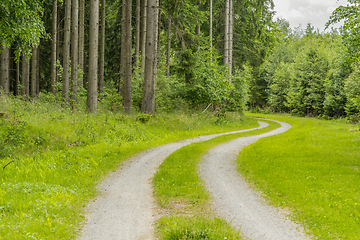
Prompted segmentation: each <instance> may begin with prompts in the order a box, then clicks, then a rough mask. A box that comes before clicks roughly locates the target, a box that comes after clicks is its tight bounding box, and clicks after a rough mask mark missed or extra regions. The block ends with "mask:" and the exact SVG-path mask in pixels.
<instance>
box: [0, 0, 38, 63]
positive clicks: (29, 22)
mask: <svg viewBox="0 0 360 240" xmlns="http://www.w3.org/2000/svg"><path fill="white" fill-rule="evenodd" d="M42 3H43V1H42V0H23V1H13V0H2V1H0V9H1V11H0V19H1V21H0V39H1V41H0V46H2V47H5V48H6V47H7V46H10V45H11V44H13V43H16V45H17V48H16V50H15V55H16V59H19V57H20V55H21V53H22V52H25V54H27V55H28V54H29V53H30V52H31V49H32V47H33V46H34V45H38V44H39V41H40V37H41V36H43V35H44V34H45V28H44V25H43V22H42V20H41V17H42V14H43V5H42Z"/></svg>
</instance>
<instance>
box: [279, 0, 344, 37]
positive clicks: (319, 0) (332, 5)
mask: <svg viewBox="0 0 360 240" xmlns="http://www.w3.org/2000/svg"><path fill="white" fill-rule="evenodd" d="M274 3H275V11H276V12H277V13H276V17H282V18H285V19H286V20H287V21H289V22H290V26H291V27H292V28H295V27H298V26H299V25H300V24H301V27H302V28H305V27H306V25H307V23H309V22H310V23H311V24H312V25H313V26H315V28H319V29H320V31H322V30H324V25H325V23H326V22H327V21H328V20H329V17H330V15H331V13H332V12H333V11H334V10H335V9H336V8H337V7H338V6H340V5H346V4H347V0H340V1H337V0H274Z"/></svg>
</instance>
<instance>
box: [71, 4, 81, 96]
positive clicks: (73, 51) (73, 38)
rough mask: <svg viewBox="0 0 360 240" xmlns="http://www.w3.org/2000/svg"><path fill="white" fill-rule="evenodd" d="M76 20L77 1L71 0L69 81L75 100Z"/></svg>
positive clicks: (77, 44)
mask: <svg viewBox="0 0 360 240" xmlns="http://www.w3.org/2000/svg"><path fill="white" fill-rule="evenodd" d="M78 21H79V1H78V0H72V32H71V82H72V92H73V94H74V95H73V97H74V100H75V102H76V101H77V92H78V54H79V42H78V36H79V32H78Z"/></svg>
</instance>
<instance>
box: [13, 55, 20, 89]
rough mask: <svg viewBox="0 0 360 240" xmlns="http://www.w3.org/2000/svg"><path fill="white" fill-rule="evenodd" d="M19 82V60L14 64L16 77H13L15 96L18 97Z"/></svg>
mask: <svg viewBox="0 0 360 240" xmlns="http://www.w3.org/2000/svg"><path fill="white" fill-rule="evenodd" d="M19 82H20V60H18V61H17V62H16V76H15V88H14V93H15V96H18V95H19Z"/></svg>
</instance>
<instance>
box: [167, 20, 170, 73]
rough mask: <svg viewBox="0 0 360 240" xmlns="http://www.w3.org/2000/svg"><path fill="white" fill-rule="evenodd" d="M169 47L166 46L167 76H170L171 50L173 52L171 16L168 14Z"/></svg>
mask: <svg viewBox="0 0 360 240" xmlns="http://www.w3.org/2000/svg"><path fill="white" fill-rule="evenodd" d="M167 30H168V31H167V48H166V67H167V70H166V76H167V77H169V76H170V52H171V16H170V15H168V29H167Z"/></svg>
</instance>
